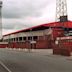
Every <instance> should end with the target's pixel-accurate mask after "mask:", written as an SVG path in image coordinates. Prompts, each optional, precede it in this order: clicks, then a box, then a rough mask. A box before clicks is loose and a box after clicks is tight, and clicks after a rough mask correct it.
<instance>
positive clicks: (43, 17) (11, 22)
mask: <svg viewBox="0 0 72 72" xmlns="http://www.w3.org/2000/svg"><path fill="white" fill-rule="evenodd" d="M71 3H72V0H67V4H68V5H67V7H68V18H69V20H72V6H71ZM55 15H56V0H3V8H2V17H3V19H2V20H3V34H6V32H7V33H8V32H10V31H11V32H12V31H16V30H20V29H24V28H28V27H32V26H36V25H39V24H43V23H49V22H54V21H55ZM4 31H5V32H4Z"/></svg>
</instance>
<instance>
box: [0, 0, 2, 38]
mask: <svg viewBox="0 0 72 72" xmlns="http://www.w3.org/2000/svg"><path fill="white" fill-rule="evenodd" d="M1 12H2V1H1V0H0V39H2V14H1Z"/></svg>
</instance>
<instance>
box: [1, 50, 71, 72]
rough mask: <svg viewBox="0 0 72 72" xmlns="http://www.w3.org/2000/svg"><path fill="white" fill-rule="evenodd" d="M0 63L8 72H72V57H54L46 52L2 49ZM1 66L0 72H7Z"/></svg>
mask: <svg viewBox="0 0 72 72" xmlns="http://www.w3.org/2000/svg"><path fill="white" fill-rule="evenodd" d="M0 61H1V62H2V63H3V64H4V65H5V66H6V67H7V68H8V69H9V71H7V72H72V57H64V56H59V55H58V56H57V55H52V54H51V53H48V52H47V50H46V52H45V51H44V52H43V51H39V52H37V51H31V52H28V51H23V50H11V49H10V50H9V49H0ZM4 70H5V69H4V68H3V67H2V66H1V65H0V72H6V71H4Z"/></svg>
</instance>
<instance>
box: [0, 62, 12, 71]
mask: <svg viewBox="0 0 72 72" xmlns="http://www.w3.org/2000/svg"><path fill="white" fill-rule="evenodd" d="M0 64H1V65H2V66H3V67H4V68H5V69H6V70H7V71H8V72H12V71H11V70H10V69H9V68H8V67H7V66H6V65H5V64H4V63H3V62H2V61H0Z"/></svg>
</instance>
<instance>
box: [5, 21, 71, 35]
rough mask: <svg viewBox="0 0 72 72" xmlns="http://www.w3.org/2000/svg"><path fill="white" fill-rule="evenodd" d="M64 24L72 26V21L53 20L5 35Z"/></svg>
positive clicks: (67, 26) (68, 26)
mask: <svg viewBox="0 0 72 72" xmlns="http://www.w3.org/2000/svg"><path fill="white" fill-rule="evenodd" d="M63 26H64V27H66V28H72V21H68V22H64V23H60V22H52V23H46V24H41V25H38V26H34V27H31V28H27V29H23V30H19V31H16V32H13V33H9V34H6V35H4V36H7V35H11V34H16V33H20V32H27V31H30V30H33V29H38V30H40V28H41V27H47V28H48V27H63Z"/></svg>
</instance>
